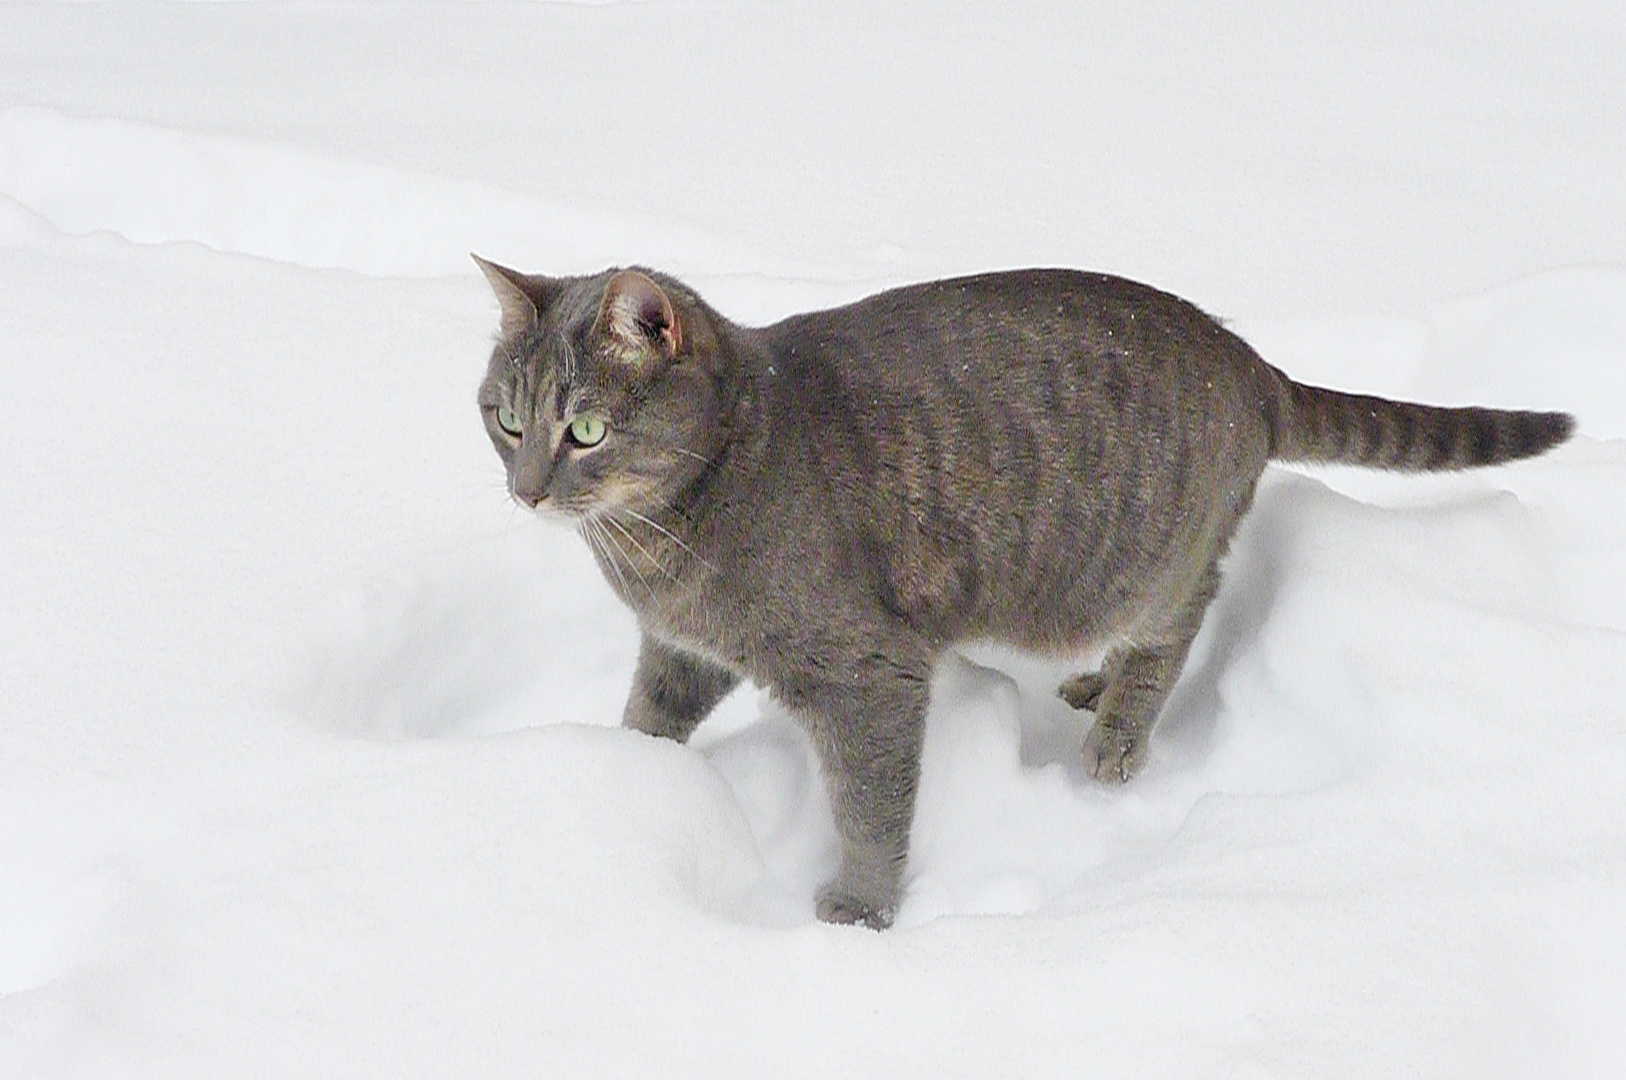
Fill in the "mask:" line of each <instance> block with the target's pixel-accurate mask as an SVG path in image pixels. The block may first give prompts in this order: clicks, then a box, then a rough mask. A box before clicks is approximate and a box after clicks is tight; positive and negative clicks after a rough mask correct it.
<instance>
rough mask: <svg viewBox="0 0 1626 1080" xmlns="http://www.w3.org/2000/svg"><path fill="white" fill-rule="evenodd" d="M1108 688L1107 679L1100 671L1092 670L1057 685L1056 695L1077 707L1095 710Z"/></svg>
mask: <svg viewBox="0 0 1626 1080" xmlns="http://www.w3.org/2000/svg"><path fill="white" fill-rule="evenodd" d="M1106 688H1107V681H1106V680H1105V679H1103V678H1102V677H1101V673H1100V672H1099V671H1091V672H1089V673H1087V674H1084V675H1074V676H1073V677H1072V678H1071V679H1068V680H1067V681H1066V682H1064V683H1062V684H1061V685H1060V686H1058V687H1056V696H1057V697H1059V698H1061V699H1062V700H1063V701H1065V702H1066V703H1067V704H1069V705H1071V706H1072V707H1073V708H1075V709H1088V710H1089V711H1090V712H1094V711H1095V707H1096V706H1097V705H1099V704H1101V692H1102V691H1103V690H1105V689H1106Z"/></svg>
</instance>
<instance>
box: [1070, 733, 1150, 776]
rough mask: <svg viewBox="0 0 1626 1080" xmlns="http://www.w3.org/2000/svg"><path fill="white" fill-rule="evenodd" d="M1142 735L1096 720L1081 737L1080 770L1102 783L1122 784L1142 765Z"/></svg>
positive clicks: (1144, 758)
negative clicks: (1081, 765)
mask: <svg viewBox="0 0 1626 1080" xmlns="http://www.w3.org/2000/svg"><path fill="white" fill-rule="evenodd" d="M1146 742H1147V739H1146V736H1145V735H1137V734H1136V733H1134V732H1132V731H1124V730H1122V729H1119V728H1115V727H1108V726H1107V725H1106V724H1103V723H1101V722H1100V721H1096V724H1095V726H1094V727H1092V728H1091V729H1090V733H1089V734H1088V735H1086V736H1084V768H1085V770H1086V771H1088V772H1089V774H1090V775H1091V776H1093V777H1095V778H1096V779H1097V780H1099V781H1101V782H1102V783H1103V784H1122V783H1125V782H1127V781H1128V780H1129V778H1130V777H1131V776H1134V775H1135V774H1136V773H1138V772H1140V767H1141V766H1142V765H1144V764H1145V763H1146Z"/></svg>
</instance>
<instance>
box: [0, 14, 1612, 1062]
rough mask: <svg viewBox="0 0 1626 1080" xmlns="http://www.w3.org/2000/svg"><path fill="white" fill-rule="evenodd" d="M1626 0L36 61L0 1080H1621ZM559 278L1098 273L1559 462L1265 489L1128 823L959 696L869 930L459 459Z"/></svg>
mask: <svg viewBox="0 0 1626 1080" xmlns="http://www.w3.org/2000/svg"><path fill="white" fill-rule="evenodd" d="M1623 54H1626V20H1622V19H1621V17H1620V15H1619V12H1618V11H1617V10H1616V5H1612V4H1607V3H1598V2H1594V3H1584V2H1576V3H1569V4H1560V5H1558V6H1556V7H1554V6H1551V5H1549V6H1547V7H1544V8H1543V9H1542V10H1541V12H1540V13H1539V14H1538V13H1535V12H1533V11H1529V12H1527V11H1526V10H1524V9H1523V8H1521V7H1520V6H1518V5H1512V4H1504V5H1496V6H1495V7H1494V8H1492V9H1488V10H1483V11H1479V12H1477V13H1476V14H1475V17H1474V18H1473V20H1472V21H1469V20H1467V19H1466V18H1465V17H1464V16H1462V14H1461V10H1460V7H1459V6H1457V5H1447V4H1443V3H1442V4H1415V5H1404V6H1401V8H1397V9H1396V10H1387V9H1379V10H1373V9H1371V8H1370V7H1369V6H1365V5H1362V6H1356V5H1353V4H1342V3H1340V4H1330V5H1319V6H1315V7H1313V8H1312V7H1304V6H1302V5H1268V4H1232V5H1221V6H1217V7H1215V8H1213V9H1212V10H1210V11H1208V12H1207V13H1196V12H1193V11H1191V10H1188V9H1186V8H1183V7H1181V6H1178V5H1140V6H1133V7H1128V8H1123V9H1114V10H1105V9H1103V10H1089V9H1083V8H1080V9H1078V10H1076V11H1072V10H1069V11H1068V12H1065V13H1060V12H1057V11H1049V12H1040V11H1039V10H1037V9H1033V10H1028V9H1022V10H1014V9H1012V10H1007V9H1001V11H1000V13H999V14H998V15H994V14H992V13H990V12H988V11H986V10H982V9H978V8H974V7H958V6H954V7H944V8H942V9H939V11H938V12H937V14H935V15H934V16H933V17H931V18H922V17H920V16H919V15H918V13H917V12H916V11H915V10H914V9H912V8H909V7H907V6H905V5H896V6H893V5H841V4H834V3H832V4H823V5H783V6H781V5H746V4H730V3H721V4H712V5H707V6H703V7H694V6H691V5H682V4H676V3H668V2H665V0H655V2H651V3H644V4H611V5H606V6H587V5H572V4H521V3H485V4H467V3H456V2H450V0H423V2H421V3H416V4H412V5H398V4H386V3H366V2H351V3H317V2H312V3H280V2H269V3H254V4H144V3H127V4H116V5H82V4H3V5H0V295H3V296H4V301H3V302H0V355H3V363H0V568H3V570H4V573H3V574H0V685H3V686H4V687H5V689H6V694H5V702H4V704H3V705H0V1076H6V1077H11V1076H17V1077H145V1076H153V1077H160V1076H161V1077H191V1076H197V1077H206V1076H207V1077H214V1076H234V1077H253V1076H265V1077H294V1076H310V1075H343V1076H357V1077H370V1076H378V1077H401V1076H426V1077H427V1076H447V1075H471V1076H482V1075H484V1076H518V1075H526V1076H531V1075H544V1076H549V1077H554V1076H557V1077H570V1076H594V1077H604V1076H650V1075H656V1076H674V1077H681V1076H700V1075H704V1076H721V1077H736V1076H737V1077H757V1076H763V1075H775V1076H809V1077H824V1076H832V1075H855V1076H871V1075H874V1076H967V1077H984V1076H1004V1075H1012V1076H1017V1075H1019V1076H1062V1075H1067V1076H1074V1075H1094V1074H1097V1073H1099V1074H1103V1075H1107V1074H1117V1075H1131V1076H1148V1077H1155V1076H1169V1077H1189V1076H1248V1077H1255V1076H1259V1077H1262V1076H1283V1077H1286V1076H1292V1077H1308V1076H1327V1077H1331V1076H1361V1077H1385V1076H1413V1075H1427V1076H1463V1077H1470V1076H1471V1077H1476V1078H1477V1077H1486V1076H1493V1077H1494V1076H1508V1077H1523V1076H1532V1075H1541V1076H1563V1077H1613V1076H1618V1075H1621V1074H1622V1073H1623V1071H1626V1036H1623V1035H1622V1032H1623V1031H1626V924H1623V922H1622V920H1621V919H1620V917H1619V912H1620V911H1621V910H1622V909H1623V907H1626V729H1623V726H1622V724H1621V718H1622V715H1623V714H1622V707H1621V704H1620V703H1621V701H1622V700H1623V697H1626V562H1623V560H1622V556H1621V552H1622V551H1623V550H1626V502H1623V499H1622V492H1623V491H1626V375H1623V374H1622V373H1623V372H1626V363H1623V360H1626V188H1623V187H1622V185H1621V184H1620V183H1619V176H1620V172H1621V167H1622V165H1623V164H1626V83H1622V81H1621V80H1620V79H1619V77H1618V66H1619V65H1618V60H1619V57H1620V56H1621V55H1623ZM471 249H473V250H476V251H479V252H480V253H481V254H482V255H487V256H489V257H492V258H495V259H498V260H500V261H503V262H505V263H509V264H512V265H516V266H520V267H523V268H525V269H529V270H537V271H550V272H573V271H584V270H591V269H598V268H600V267H602V266H604V265H609V264H621V263H628V262H634V261H639V262H645V263H648V264H651V265H656V266H659V267H661V268H662V269H666V270H669V271H672V272H676V273H679V274H681V275H683V276H684V277H685V278H686V279H688V280H690V281H691V282H692V283H693V284H694V285H696V286H697V287H698V288H700V289H701V290H702V291H703V292H704V293H705V294H706V295H707V296H708V297H709V298H711V299H712V300H713V301H714V302H715V303H716V304H717V305H718V306H719V307H720V308H722V310H724V311H725V312H727V313H729V314H730V315H732V316H734V317H736V318H739V319H741V320H743V321H764V320H768V319H772V318H775V317H778V316H780V315H783V314H786V313H789V312H791V311H795V310H800V309H805V308H808V307H812V306H817V305H823V304H828V303H834V302H838V301H841V300H844V299H848V298H852V297H856V296H859V295H863V294H864V293H866V292H868V291H871V290H873V289H875V288H877V287H880V286H883V285H886V284H891V283H896V282H901V281H905V280H913V279H919V278H925V277H931V276H937V275H941V274H947V273H953V272H958V271H961V270H968V269H981V268H988V267H994V266H1004V265H1029V264H1046V263H1051V264H1055V263H1060V264H1068V265H1077V266H1082V267H1087V268H1092V269H1105V270H1112V271H1116V272H1122V273H1130V274H1133V275H1135V276H1138V277H1141V278H1144V279H1146V280H1150V281H1152V282H1153V283H1155V284H1158V285H1160V286H1162V287H1165V288H1170V289H1174V290H1175V291H1178V292H1181V293H1183V294H1186V295H1189V296H1190V297H1191V298H1192V299H1194V300H1196V301H1197V302H1199V303H1201V304H1203V305H1204V306H1205V307H1207V308H1209V309H1210V310H1213V311H1215V312H1217V313H1219V314H1222V315H1224V316H1226V317H1228V318H1229V319H1230V320H1231V322H1232V325H1234V326H1235V327H1236V328H1237V329H1239V330H1240V331H1241V332H1242V333H1243V334H1244V336H1246V337H1248V338H1249V340H1251V341H1253V342H1254V343H1255V344H1256V345H1257V346H1258V347H1259V348H1260V349H1261V351H1263V352H1264V353H1265V355H1266V356H1267V357H1268V358H1270V359H1271V360H1272V361H1273V362H1275V363H1277V364H1278V365H1280V366H1282V367H1284V368H1285V369H1286V370H1288V371H1289V372H1291V373H1293V374H1294V375H1296V376H1298V377H1300V378H1303V379H1307V380H1311V381H1318V382H1323V383H1328V384H1332V385H1338V386H1342V387H1346V388H1349V389H1354V390H1361V391H1368V392H1378V393H1385V394H1391V395H1396V396H1413V397H1418V398H1422V399H1425V400H1435V401H1476V402H1483V403H1487V404H1502V405H1516V406H1522V407H1552V408H1564V409H1569V410H1571V411H1573V412H1575V413H1576V414H1577V416H1578V417H1579V418H1580V421H1581V431H1580V435H1579V436H1578V437H1577V438H1576V440H1575V441H1574V442H1573V443H1571V444H1570V445H1567V446H1565V447H1563V448H1561V449H1560V450H1559V451H1557V452H1555V453H1553V454H1551V455H1549V456H1547V457H1544V458H1541V459H1538V460H1536V461H1532V462H1527V463H1523V464H1520V465H1517V466H1512V467H1506V468H1501V469H1497V470H1489V471H1483V472H1477V473H1469V474H1463V475H1460V476H1447V477H1429V478H1400V477H1391V476H1382V475H1374V474H1367V473H1361V472H1358V471H1354V470H1335V469H1325V470H1304V471H1298V472H1292V471H1288V470H1272V472H1271V473H1270V474H1268V475H1267V478H1266V482H1265V483H1264V485H1263V486H1262V488H1261V491H1260V494H1259V497H1258V500H1257V503H1256V508H1255V510H1254V512H1253V514H1252V515H1251V516H1250V518H1249V519H1248V520H1247V522H1246V523H1245V525H1244V528H1243V530H1242V532H1241V534H1240V535H1239V537H1238V539H1237V542H1236V545H1235V547H1234V549H1233V556H1232V558H1231V560H1230V562H1229V566H1228V579H1227V584H1226V587H1225V589H1224V590H1223V592H1222V593H1221V595H1220V597H1219V599H1218V600H1217V601H1216V603H1215V605H1214V607H1213V609H1212V610H1211V612H1210V614H1209V617H1208V620H1207V623H1206V624H1205V628H1204V631H1203V634H1202V636H1201V637H1200V639H1199V641H1198V643H1197V646H1196V648H1195V650H1194V653H1193V656H1192V660H1191V662H1190V664H1189V666H1188V669H1187V671H1186V674H1185V677H1184V678H1183V679H1182V682H1181V684H1180V686H1179V688H1178V689H1177V690H1176V693H1175V696H1174V698H1173V699H1172V700H1171V703H1170V707H1169V710H1168V712H1167V713H1166V715H1165V718H1164V720H1163V723H1162V725H1161V728H1160V731H1159V733H1158V738H1157V740H1156V741H1155V743H1154V747H1153V752H1152V757H1151V762H1150V764H1149V766H1148V768H1147V770H1146V772H1145V773H1144V775H1143V776H1141V777H1139V778H1138V779H1137V780H1136V781H1135V782H1134V783H1133V784H1131V785H1130V786H1129V787H1127V788H1126V789H1124V790H1122V791H1107V790H1103V789H1100V788H1098V787H1096V786H1094V785H1093V784H1092V783H1091V782H1089V781H1087V780H1086V779H1085V778H1084V776H1083V775H1082V769H1081V768H1080V766H1079V765H1078V763H1077V761H1076V752H1077V747H1078V744H1079V741H1080V738H1081V736H1082V730H1081V720H1080V718H1079V717H1078V716H1077V715H1075V714H1074V713H1072V711H1071V710H1069V709H1067V708H1066V706H1065V705H1063V704H1062V703H1061V702H1060V701H1058V700H1056V699H1055V698H1054V697H1053V696H1052V690H1053V687H1054V685H1055V684H1056V682H1057V681H1059V678H1060V676H1061V674H1063V672H1060V671H1058V670H1056V669H1055V668H1053V667H1050V666H1047V665H1045V664H1042V663H1038V662H1035V661H1033V660H1031V659H1027V658H1022V657H1018V656H1010V655H1004V654H1000V653H998V652H996V651H993V650H987V649H974V650H969V651H968V655H967V656H966V657H964V658H958V657H957V658H953V659H951V660H949V661H947V662H945V664H944V665H943V666H942V668H941V670H940V671H939V672H938V673H937V676H936V680H935V682H934V688H933V695H934V696H933V709H932V713H931V716H930V721H929V730H928V738H927V747H926V755H925V772H924V778H923V781H922V791H921V797H920V804H919V809H918V812H917V820H916V826H915V834H914V850H913V856H912V860H911V867H910V880H909V891H908V894H907V896H906V897H905V900H904V903H903V907H902V910H901V911H900V914H899V920H898V925H897V927H895V928H894V929H893V930H891V931H889V932H887V933H885V934H874V933H870V932H868V931H863V930H858V929H854V928H836V927H827V926H823V925H820V924H818V923H817V922H815V921H814V920H813V918H812V893H813V890H814V888H815V887H816V885H817V884H818V883H819V882H820V881H821V880H823V878H824V877H825V875H827V874H828V873H829V871H830V869H831V867H832V866H833V859H834V857H835V849H834V838H833V829H832V825H831V823H830V820H829V815H828V811H827V809H826V808H825V805H824V798H823V791H822V787H821V782H820V780H819V776H818V770H817V764H816V761H815V760H814V758H813V757H812V754H811V752H810V750H809V748H808V746H807V743H806V741H805V739H804V738H803V737H802V735H801V733H800V732H799V730H798V729H797V728H796V727H795V725H794V722H793V721H791V720H790V719H789V718H788V717H787V716H786V715H785V714H784V713H783V712H782V711H781V710H780V709H779V708H778V707H777V706H776V705H775V704H774V703H773V702H772V701H770V700H768V699H766V698H765V697H763V696H761V695H759V694H757V693H756V692H755V691H754V690H752V689H750V688H746V689H744V690H742V691H740V692H738V693H736V694H735V695H734V696H733V697H731V698H730V699H729V700H728V701H726V702H725V703H724V704H723V706H722V707H721V708H720V710H719V712H718V714H717V715H716V716H715V717H714V718H713V719H712V720H711V721H709V722H708V723H707V724H706V725H705V726H704V727H702V729H701V730H700V732H699V733H698V734H697V735H696V738H695V740H694V743H693V745H692V746H690V747H679V746H676V745H673V744H669V743H662V742H658V741H655V740H651V739H647V738H644V737H642V736H638V735H634V734H632V733H628V732H624V731H621V730H619V729H617V728H616V727H615V723H616V721H617V719H618V717H619V713H620V707H621V701H622V698H623V696H624V694H625V690H626V686H627V683H628V680H629V678H630V673H631V667H632V663H633V659H634V655H635V648H636V639H635V638H636V635H635V629H634V625H633V622H632V620H631V618H630V616H629V615H628V614H627V613H626V612H625V611H624V610H622V609H621V608H620V607H619V606H618V604H617V603H616V602H615V600H614V599H613V597H612V596H611V594H610V593H609V591H608V589H607V587H606V586H605V585H604V584H603V582H602V581H601V580H599V578H598V575H597V571H596V569H595V568H594V567H593V565H592V562H591V559H590V557H589V555H588V553H587V552H586V551H585V549H584V548H583V547H582V545H581V544H580V542H579V541H577V540H576V538H575V537H573V536H571V535H568V534H565V533H562V532H556V531H550V530H548V529H547V528H545V527H544V526H542V525H540V524H538V523H537V522H534V521H532V520H530V519H529V518H528V516H526V515H524V514H521V513H519V512H518V511H517V510H516V509H515V508H514V507H513V505H512V504H511V503H509V502H508V501H507V500H506V498H505V496H504V492H503V487H502V476H501V471H500V466H499V464H498V462H497V460H496V458H495V455H493V454H492V453H491V450H490V447H489V444H488V443H487V441H486V439H485V435H484V433H483V431H482V430H481V427H480V425H479V423H478V419H477V417H476V415H475V409H474V407H473V390H474V386H475V384H476V382H477V381H478V378H479V376H480V373H481V371H482V370H483V366H484V360H485V353H486V350H487V346H488V343H489V340H490V335H491V333H492V331H493V330H494V328H495V324H496V305H495V303H494V301H493V300H492V298H491V296H490V293H489V289H488V288H487V286H486V285H485V283H484V282H483V280H482V279H481V278H480V276H479V274H478V273H477V271H476V270H475V268H474V266H473V265H472V263H469V262H468V260H467V253H468V252H469V251H470V250H471Z"/></svg>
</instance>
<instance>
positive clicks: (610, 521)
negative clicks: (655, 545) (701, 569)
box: [603, 510, 682, 584]
mask: <svg viewBox="0 0 1626 1080" xmlns="http://www.w3.org/2000/svg"><path fill="white" fill-rule="evenodd" d="M603 520H604V524H606V525H614V526H615V528H616V531H617V532H619V533H620V534H621V535H622V536H625V537H626V538H627V542H628V543H630V544H631V545H632V546H633V547H635V548H637V549H638V550H639V552H641V553H642V554H643V556H644V558H646V559H648V560H649V561H650V562H651V563H653V564H654V566H655V569H657V570H659V571H660V572H661V573H663V574H665V575H666V576H667V577H668V578H670V579H671V580H672V581H674V582H677V583H678V584H682V582H679V581H678V579H677V576H676V575H674V574H673V573H672V571H670V570H668V569H667V568H666V567H665V565H664V564H662V562H661V561H660V560H659V559H657V558H655V556H654V555H652V554H650V551H649V549H648V548H646V547H644V545H642V544H640V543H639V542H638V538H637V537H636V536H634V535H632V533H630V532H628V531H627V527H626V526H625V525H623V524H621V523H620V522H619V521H617V520H615V511H614V510H611V511H609V512H608V513H606V514H605V515H604V519H603ZM635 569H636V568H635Z"/></svg>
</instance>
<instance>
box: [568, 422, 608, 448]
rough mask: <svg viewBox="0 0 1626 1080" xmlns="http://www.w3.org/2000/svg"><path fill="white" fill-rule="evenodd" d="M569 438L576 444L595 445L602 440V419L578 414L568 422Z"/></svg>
mask: <svg viewBox="0 0 1626 1080" xmlns="http://www.w3.org/2000/svg"><path fill="white" fill-rule="evenodd" d="M570 439H571V441H572V442H574V443H575V444H576V445H577V446H597V445H598V444H599V443H601V442H603V441H604V421H602V420H600V419H599V418H598V417H596V416H578V417H576V418H575V419H574V420H572V421H571V422H570Z"/></svg>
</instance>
